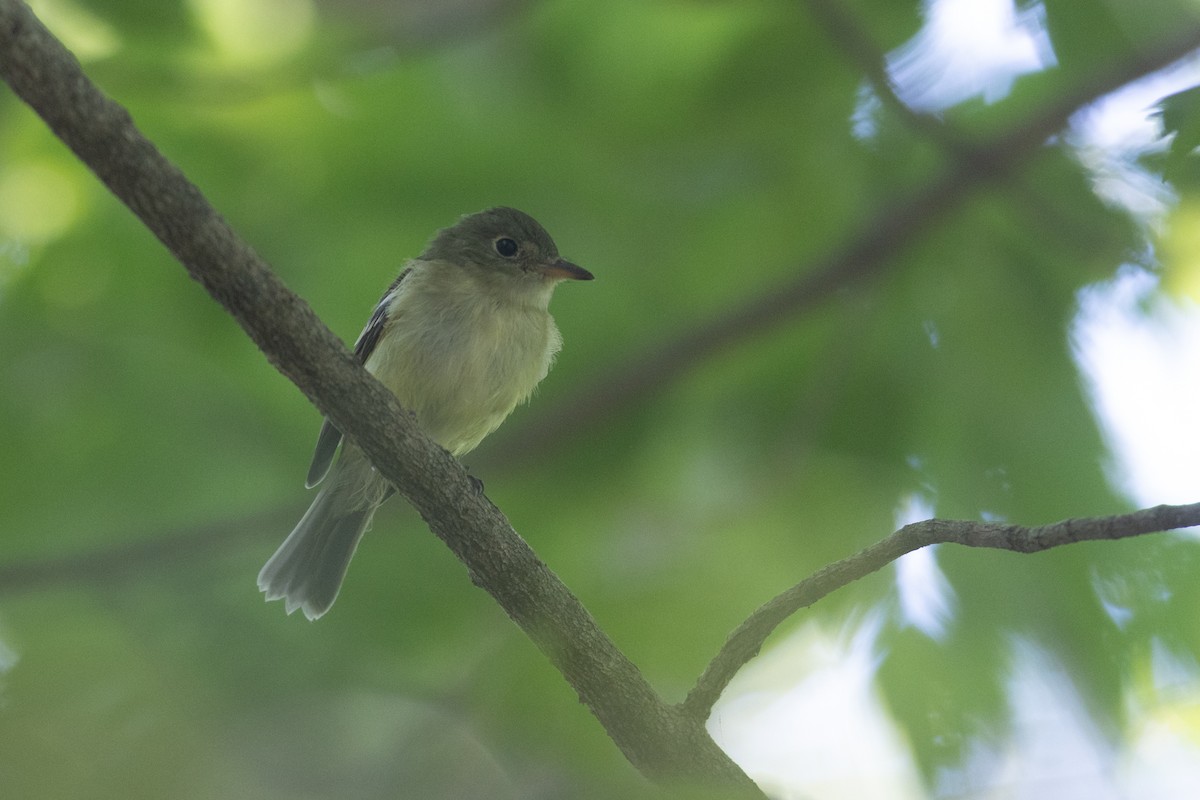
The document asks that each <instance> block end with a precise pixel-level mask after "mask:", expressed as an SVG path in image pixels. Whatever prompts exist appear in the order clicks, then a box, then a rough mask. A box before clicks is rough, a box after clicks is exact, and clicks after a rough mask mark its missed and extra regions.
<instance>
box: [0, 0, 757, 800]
mask: <svg viewBox="0 0 1200 800" xmlns="http://www.w3.org/2000/svg"><path fill="white" fill-rule="evenodd" d="M0 77H3V78H4V80H5V81H6V82H7V83H8V84H9V86H11V87H12V89H13V91H14V92H16V94H17V95H18V96H20V97H21V98H22V99H23V100H24V101H25V102H26V103H28V104H29V105H30V106H31V107H32V108H33V109H34V110H35V111H36V112H37V113H38V114H39V115H40V116H41V117H42V119H44V120H45V122H46V124H47V125H49V127H50V128H51V130H52V131H53V132H54V133H55V134H56V135H57V136H58V137H59V138H60V139H62V140H63V141H64V142H65V143H66V144H67V146H68V147H70V148H71V150H73V151H74V152H75V154H76V155H77V156H78V157H79V158H80V160H82V161H83V162H84V163H85V164H87V165H88V167H90V168H91V169H92V170H93V171H94V172H95V173H96V175H97V176H98V177H99V178H100V179H101V180H102V181H103V182H104V183H105V184H106V185H107V186H108V188H109V189H110V190H111V191H112V192H113V194H114V195H116V196H117V197H118V198H119V199H120V200H121V201H122V202H123V203H125V204H126V205H127V206H128V207H129V208H130V210H132V211H133V212H134V214H136V215H137V216H138V218H139V219H141V220H142V222H143V223H144V224H145V225H146V226H147V227H148V228H149V229H150V230H151V231H152V232H153V233H154V235H155V236H157V237H158V238H159V239H160V240H161V241H162V242H163V244H164V245H166V246H167V248H168V249H169V250H170V251H171V252H172V253H173V254H174V255H175V257H176V258H177V259H178V260H179V261H180V263H181V264H183V265H184V267H185V268H186V269H187V271H188V273H189V274H190V275H191V276H192V277H193V278H194V279H195V280H196V281H198V282H199V283H200V284H201V285H203V286H204V288H205V289H206V290H207V291H208V292H209V294H211V295H212V296H213V298H215V299H216V300H217V301H218V302H219V303H220V304H221V305H222V306H224V307H225V308H226V310H228V311H229V313H230V314H231V315H232V316H233V317H234V318H235V319H236V320H237V321H238V323H239V324H240V325H241V326H242V328H243V329H244V330H245V331H246V333H247V334H248V335H249V336H250V338H251V339H253V340H254V342H255V343H256V344H257V345H258V347H259V348H260V349H261V350H262V351H263V353H265V354H266V355H267V357H268V359H269V360H270V361H271V363H272V364H274V365H275V367H276V368H277V369H278V370H279V371H280V372H282V373H283V374H284V375H286V376H287V377H288V378H289V379H290V380H291V381H292V382H293V383H295V384H296V386H297V387H299V388H300V389H301V390H302V391H303V392H304V393H305V395H307V396H308V397H309V399H310V400H312V402H313V403H314V404H315V405H316V406H317V407H318V408H319V409H320V410H321V411H322V412H323V413H324V414H326V415H327V416H329V417H330V418H331V419H332V420H333V421H334V422H335V423H336V424H337V426H338V427H339V428H340V429H341V430H342V431H344V432H345V433H346V435H347V436H349V437H350V438H351V440H353V441H354V443H355V444H357V445H358V446H359V447H360V448H362V450H363V451H364V452H365V453H366V454H367V456H368V457H369V458H370V459H371V461H372V463H373V464H374V465H375V466H376V467H377V468H378V469H379V471H380V472H381V473H382V474H383V475H385V476H386V477H387V478H388V479H389V480H390V481H392V482H393V483H394V484H395V486H396V487H397V489H398V490H399V491H400V492H401V493H402V494H404V496H405V497H407V498H408V500H409V502H411V503H412V504H413V506H415V507H416V508H417V510H418V511H419V512H420V513H421V516H422V517H423V518H424V519H425V520H426V522H427V523H428V524H429V526H430V528H431V529H432V530H433V531H434V533H436V534H437V535H438V537H439V538H441V539H442V541H443V542H445V543H446V545H447V546H448V547H449V548H450V549H451V550H452V551H453V552H454V554H455V555H456V556H457V557H458V558H459V559H460V560H461V561H462V562H463V563H464V564H465V565H466V567H467V570H468V573H469V575H470V577H471V580H472V581H473V582H475V583H476V584H477V585H478V586H481V587H482V588H484V589H486V590H487V591H488V592H489V593H491V595H492V596H493V597H494V598H495V599H496V600H497V602H499V603H500V605H501V606H502V607H503V608H504V609H505V611H506V612H507V613H508V614H509V616H510V617H512V618H513V620H514V621H515V622H516V623H517V624H518V625H519V626H520V627H521V628H522V630H524V631H525V633H526V635H528V636H529V638H530V639H532V640H533V641H534V642H535V643H536V644H537V646H538V647H539V648H540V649H541V650H542V652H543V653H544V654H545V655H546V656H547V658H549V659H550V661H551V662H552V663H553V664H554V665H555V666H556V667H557V668H558V669H559V671H560V672H561V673H562V675H563V676H564V678H566V680H567V681H568V682H569V683H570V684H571V686H572V687H574V688H575V690H576V691H577V692H578V694H579V697H580V699H581V700H582V701H583V702H584V703H585V704H586V705H587V706H588V708H589V709H590V710H591V711H592V713H593V714H595V716H596V717H597V719H599V721H600V723H601V724H602V725H603V726H604V728H605V730H606V731H607V732H608V734H609V735H610V736H611V737H612V739H613V741H614V742H615V743H616V745H617V746H618V747H619V748H620V749H621V751H622V753H624V754H625V756H626V758H628V759H629V761H630V762H631V763H632V764H633V765H634V766H635V767H636V768H637V769H638V770H640V771H641V772H642V773H643V774H645V775H646V776H647V777H649V778H651V779H653V780H656V781H660V782H677V781H680V780H687V781H691V782H702V783H710V784H711V783H715V784H717V785H725V786H728V787H730V788H731V790H736V791H738V792H740V793H742V794H745V795H747V796H758V797H761V796H762V795H761V793H760V792H759V791H758V789H757V787H755V786H754V784H753V782H751V781H750V779H749V778H748V777H746V775H745V773H743V772H742V771H741V770H740V769H739V768H738V767H737V765H736V764H734V763H733V762H732V761H731V760H730V759H729V758H728V756H726V755H725V753H724V752H722V751H721V750H720V748H718V747H717V746H716V744H715V743H714V742H713V740H712V738H711V737H709V735H708V733H707V731H706V730H705V729H704V725H703V722H702V721H699V722H698V721H696V720H695V719H694V718H690V717H687V716H686V715H684V714H682V713H681V712H680V711H679V709H678V708H677V707H675V706H670V705H668V704H666V703H665V702H664V701H663V700H662V698H660V697H659V696H658V694H657V693H655V692H654V690H653V689H652V688H651V686H650V685H649V684H648V683H647V682H646V680H645V679H644V678H643V677H642V675H641V673H640V672H639V671H638V669H637V667H635V666H634V665H633V663H632V662H630V661H629V659H627V658H626V657H625V655H624V654H623V653H622V652H621V651H620V650H619V649H617V647H616V646H615V645H614V644H613V642H612V641H611V640H610V639H609V638H608V636H607V635H606V634H605V633H604V632H603V631H602V630H601V629H600V627H599V626H598V625H597V623H596V621H595V620H594V619H593V618H592V617H591V615H590V614H589V613H588V612H587V610H586V609H585V608H584V607H583V605H582V604H581V603H580V602H579V600H578V599H577V598H576V597H575V596H574V595H573V594H572V593H571V592H570V590H568V589H567V587H566V586H565V585H564V584H563V583H562V582H561V581H560V580H559V579H558V577H557V576H556V575H554V573H553V572H551V571H550V569H549V568H548V567H546V565H545V564H543V563H542V562H541V561H540V560H539V559H538V558H537V556H536V555H535V554H534V552H533V550H532V549H530V547H529V546H528V545H527V544H526V543H525V541H524V540H523V539H522V538H521V537H520V536H519V535H518V534H517V533H516V531H514V530H513V529H512V527H511V526H510V525H509V523H508V521H507V520H506V519H505V518H504V516H503V515H502V514H501V513H500V511H499V510H498V509H497V508H496V507H495V506H494V505H492V504H491V503H490V502H489V501H488V500H487V498H486V497H484V496H482V494H481V493H479V492H477V491H476V490H475V489H474V488H473V486H472V484H471V482H470V480H469V479H468V476H467V473H466V471H465V470H464V469H463V468H462V465H460V464H459V463H458V462H457V461H455V460H454V459H453V458H452V457H451V456H450V455H449V454H448V453H446V452H445V451H444V450H442V449H441V448H440V447H438V446H437V445H435V444H434V443H433V442H432V441H431V440H430V439H429V438H428V437H426V436H425V435H424V434H423V433H422V432H421V431H420V430H419V429H418V428H417V427H416V425H415V424H414V422H413V421H412V419H411V416H410V415H409V414H408V413H407V412H405V411H404V410H403V409H402V408H401V407H400V405H399V403H398V401H397V400H396V397H395V396H394V395H393V394H392V393H391V392H389V391H387V389H385V388H384V387H383V386H382V385H381V384H380V383H379V382H378V381H376V380H375V379H374V378H372V377H371V376H370V375H369V374H368V373H367V372H366V371H365V370H364V369H363V368H362V367H361V366H360V365H359V364H358V363H357V362H356V361H355V360H354V358H353V357H352V356H351V355H350V353H349V352H348V351H347V350H346V348H345V347H344V346H343V345H342V343H341V342H340V341H339V340H338V339H337V337H335V336H334V335H333V333H332V332H330V331H329V329H328V328H327V327H325V325H324V324H322V322H321V321H320V320H319V319H318V318H317V316H316V315H315V314H314V313H313V311H312V309H311V308H309V306H308V305H307V304H306V303H305V302H304V301H303V300H301V299H300V298H299V297H297V296H296V295H295V294H293V293H292V292H291V291H290V290H289V289H288V288H287V287H286V286H285V285H284V284H283V282H282V281H280V280H279V278H278V277H277V276H276V275H275V274H274V273H273V272H271V270H270V269H269V268H268V267H267V265H266V264H265V263H263V261H262V260H261V259H259V257H258V256H257V255H256V254H255V253H254V252H253V251H252V250H251V248H250V247H249V246H248V245H246V244H245V243H244V242H242V241H241V240H240V239H239V238H238V237H237V235H236V234H235V233H234V232H233V230H232V229H231V228H230V226H229V224H228V223H227V222H226V221H225V220H224V219H223V218H222V217H221V216H220V215H219V214H218V213H217V212H216V210H215V209H213V208H212V206H211V205H209V203H208V201H207V200H206V199H205V198H204V196H203V195H202V194H201V192H200V190H199V189H197V188H196V187H195V186H194V185H192V184H191V183H190V182H189V181H188V180H187V179H186V178H185V177H184V175H183V173H182V172H180V171H179V169H178V168H176V167H175V166H174V165H173V164H171V163H170V162H169V161H168V160H167V159H166V158H164V157H163V156H162V154H160V153H159V152H158V150H157V149H156V148H155V147H154V145H153V144H151V142H150V141H149V140H147V139H146V138H145V137H144V136H142V134H141V133H140V132H139V131H138V130H137V128H136V127H135V126H134V124H133V122H132V120H131V119H130V116H129V114H128V112H127V111H125V109H124V108H122V107H121V106H120V105H118V104H117V103H115V102H114V101H113V100H111V99H110V98H108V97H107V96H105V95H104V94H103V93H102V92H100V90H99V89H97V88H96V87H95V86H94V85H93V84H92V83H91V81H90V80H88V78H87V77H86V75H84V73H83V71H82V69H81V68H80V66H79V64H78V62H77V61H76V60H75V58H74V57H73V56H72V55H71V54H70V53H69V52H68V51H67V50H66V49H65V48H64V47H63V46H62V44H61V43H59V42H58V40H57V39H55V38H54V37H53V36H52V35H51V34H50V32H49V31H47V30H46V29H45V28H44V27H43V26H42V24H41V23H40V22H39V21H38V20H37V19H36V17H34V15H33V14H32V12H31V11H30V10H29V9H28V8H27V7H26V6H25V5H24V4H23V3H21V2H19V0H0Z"/></svg>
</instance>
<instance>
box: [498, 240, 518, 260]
mask: <svg viewBox="0 0 1200 800" xmlns="http://www.w3.org/2000/svg"><path fill="white" fill-rule="evenodd" d="M518 249H519V248H518V247H517V243H516V242H514V241H513V240H512V239H509V238H508V237H507V236H501V237H500V238H499V239H497V240H496V252H497V253H499V254H500V255H502V256H504V257H505V258H512V257H513V256H515V255H516V254H517V250H518Z"/></svg>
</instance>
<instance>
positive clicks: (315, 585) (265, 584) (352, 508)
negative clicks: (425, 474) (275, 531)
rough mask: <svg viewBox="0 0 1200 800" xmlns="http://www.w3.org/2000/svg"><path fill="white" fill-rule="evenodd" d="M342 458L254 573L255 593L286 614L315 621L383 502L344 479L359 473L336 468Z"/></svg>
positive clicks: (332, 597) (333, 597)
mask: <svg viewBox="0 0 1200 800" xmlns="http://www.w3.org/2000/svg"><path fill="white" fill-rule="evenodd" d="M356 455H357V454H356ZM346 460H347V459H346V458H345V456H343V459H342V462H341V463H339V464H338V465H337V466H336V467H335V474H334V475H331V476H330V479H329V481H328V482H327V484H326V485H325V487H324V488H322V489H321V491H320V493H318V494H317V497H316V499H314V500H313V504H312V505H311V506H309V508H308V511H307V512H305V514H304V516H303V517H302V518H301V519H300V522H299V523H297V525H296V528H295V530H293V531H292V532H291V534H290V535H289V536H288V537H287V539H285V540H284V542H283V544H281V545H280V546H279V549H278V550H276V551H275V555H273V556H271V558H270V559H268V561H267V563H266V564H265V565H264V566H263V568H262V571H260V572H259V573H258V588H259V590H260V591H262V592H264V593H265V594H266V595H267V600H283V601H284V606H285V608H286V609H287V613H289V614H291V613H292V612H293V611H295V610H296V609H300V610H302V611H303V612H304V616H306V617H308V618H309V619H317V618H318V617H320V616H321V615H322V614H324V613H325V612H326V611H328V610H329V608H330V606H332V605H333V601H334V600H336V599H337V596H338V590H340V589H341V588H342V579H343V578H344V577H345V576H346V568H347V567H348V566H349V565H350V559H351V558H352V557H353V556H354V550H355V548H357V547H358V541H359V540H360V539H361V538H362V535H363V533H364V532H365V531H366V530H367V528H368V527H369V526H370V524H371V517H372V516H374V514H375V509H376V508H378V507H379V504H380V502H382V500H383V497H381V496H379V493H378V492H372V491H364V486H362V485H361V483H362V482H361V480H359V481H356V480H353V479H351V480H347V478H350V477H351V476H350V475H347V474H346V473H347V472H349V473H354V472H358V471H359V470H356V469H353V468H351V469H348V470H347V469H340V468H343V467H345V466H346V464H345V462H346ZM352 460H356V459H352ZM363 463H365V460H364V462H363ZM368 469H369V465H368ZM371 472H373V470H372V471H371ZM338 473H341V474H338ZM372 477H375V476H371V477H368V478H367V480H368V481H370V480H371V478H372ZM376 479H377V478H376ZM356 484H358V485H356ZM371 495H374V496H371Z"/></svg>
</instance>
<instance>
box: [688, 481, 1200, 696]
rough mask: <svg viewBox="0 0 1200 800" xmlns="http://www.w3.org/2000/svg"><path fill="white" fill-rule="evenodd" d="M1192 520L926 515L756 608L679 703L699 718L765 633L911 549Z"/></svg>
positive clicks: (1161, 510) (1194, 507)
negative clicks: (1018, 521) (1024, 521)
mask: <svg viewBox="0 0 1200 800" xmlns="http://www.w3.org/2000/svg"><path fill="white" fill-rule="evenodd" d="M1193 525H1200V503H1193V504H1191V505H1185V506H1165V505H1164V506H1154V507H1153V508H1145V509H1142V510H1140V511H1134V512H1132V513H1130V514H1119V515H1116V516H1112V517H1090V518H1086V519H1067V520H1063V521H1062V522H1055V523H1054V524H1052V525H1042V526H1040V527H1036V528H1029V527H1025V526H1023V525H1004V524H999V523H992V522H970V521H960V520H946V519H927V520H924V521H923V522H914V523H912V524H911V525H905V526H904V527H903V528H901V529H900V530H898V531H896V532H895V533H893V534H892V535H891V536H888V537H887V538H886V539H883V540H882V541H879V542H876V543H875V544H873V545H871V546H870V547H867V548H866V549H864V550H861V551H859V552H857V553H855V554H854V555H852V556H849V557H847V558H843V559H842V560H841V561H836V562H834V563H832V564H830V565H829V566H827V567H824V568H822V569H820V570H818V571H817V572H815V573H813V574H812V575H811V576H809V577H808V578H805V579H804V580H802V581H800V583H798V584H796V585H795V586H793V587H791V588H790V589H788V590H786V591H784V592H782V593H780V594H778V595H776V596H775V597H774V598H772V599H771V600H769V601H768V602H766V603H764V604H763V605H762V606H760V607H759V608H758V609H757V610H756V611H755V612H754V613H753V614H751V615H750V616H749V617H748V618H747V619H746V621H745V622H743V623H742V624H741V625H739V626H738V627H737V628H736V629H734V631H733V633H731V634H730V635H729V638H728V639H726V640H725V644H723V645H722V646H721V650H720V651H719V652H718V653H717V655H716V657H715V658H713V660H712V661H711V662H709V664H708V666H707V667H705V669H704V673H703V674H702V675H701V676H700V678H699V679H698V680H697V681H696V685H695V686H694V687H692V690H691V691H690V692H688V696H687V699H685V700H684V701H683V703H682V707H683V709H684V710H685V711H686V712H687V713H688V714H690V715H693V716H695V717H697V718H700V719H706V718H707V717H708V715H709V713H710V712H711V711H712V707H713V704H714V703H716V701H717V698H719V697H720V696H721V692H723V691H725V687H726V686H728V685H729V682H730V681H731V680H733V676H734V675H736V674H737V672H738V670H739V669H741V668H742V666H743V665H744V664H745V663H746V662H747V661H749V660H750V659H752V658H754V657H755V656H756V655H758V651H759V650H760V649H761V648H762V646H763V643H764V642H766V640H767V637H768V636H770V635H771V634H772V633H773V632H774V631H775V629H776V628H778V627H779V625H780V624H782V623H783V621H784V620H786V619H787V618H788V617H790V616H791V615H793V614H795V613H796V612H797V611H799V610H800V609H802V608H808V607H809V606H811V605H813V604H814V603H816V602H817V601H818V600H820V599H821V598H823V597H825V596H826V595H828V594H831V593H833V592H835V591H837V590H838V589H840V588H842V587H843V586H847V585H849V584H851V583H853V582H854V581H856V580H858V579H859V578H862V577H864V576H866V575H870V574H871V573H872V572H876V571H877V570H880V569H882V568H883V567H885V566H887V565H888V564H890V563H892V562H893V561H895V560H896V559H898V558H900V556H902V555H904V554H906V553H911V552H912V551H913V550H920V549H921V548H922V547H926V546H928V545H931V544H945V543H953V544H961V545H965V546H967V547H988V548H992V549H996V550H1011V551H1012V552H1014V553H1040V552H1042V551H1043V550H1049V549H1051V548H1053V547H1061V546H1062V545H1066V544H1075V543H1076V542H1090V541H1097V540H1104V539H1125V538H1128V537H1131V536H1142V535H1144V534H1147V533H1157V532H1160V531H1169V530H1176V529H1179V528H1188V527H1191V526H1193Z"/></svg>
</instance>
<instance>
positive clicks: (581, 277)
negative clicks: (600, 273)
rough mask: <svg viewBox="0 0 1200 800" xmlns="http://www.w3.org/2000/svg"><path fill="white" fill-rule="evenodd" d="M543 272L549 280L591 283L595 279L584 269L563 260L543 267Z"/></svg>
mask: <svg viewBox="0 0 1200 800" xmlns="http://www.w3.org/2000/svg"><path fill="white" fill-rule="evenodd" d="M542 272H543V273H544V274H545V276H546V277H547V278H554V279H555V280H560V281H590V280H592V278H594V277H595V276H594V275H592V273H590V272H588V271H587V270H586V269H584V268H583V267H581V266H578V265H577V264H572V263H571V262H570V261H564V260H563V259H561V258H560V259H558V260H557V261H552V262H550V263H549V264H547V265H546V266H544V267H542Z"/></svg>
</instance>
